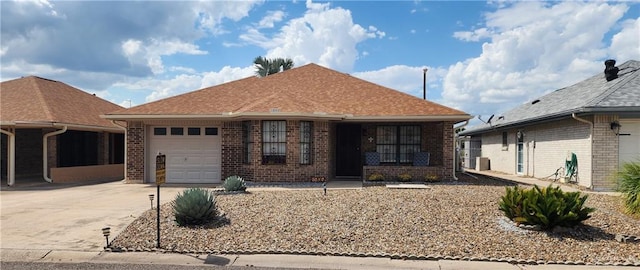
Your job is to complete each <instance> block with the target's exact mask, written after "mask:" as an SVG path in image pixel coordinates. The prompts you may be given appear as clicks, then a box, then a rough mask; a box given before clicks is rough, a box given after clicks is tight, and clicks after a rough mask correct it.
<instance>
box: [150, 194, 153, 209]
mask: <svg viewBox="0 0 640 270" xmlns="http://www.w3.org/2000/svg"><path fill="white" fill-rule="evenodd" d="M153 197H154V195H153V194H149V201H151V209H153Z"/></svg>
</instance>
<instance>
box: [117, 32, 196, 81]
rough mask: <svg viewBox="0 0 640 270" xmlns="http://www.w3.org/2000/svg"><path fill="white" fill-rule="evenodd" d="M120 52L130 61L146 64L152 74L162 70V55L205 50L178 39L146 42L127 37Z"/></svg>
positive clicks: (192, 53) (193, 52)
mask: <svg viewBox="0 0 640 270" xmlns="http://www.w3.org/2000/svg"><path fill="white" fill-rule="evenodd" d="M121 47H122V53H123V55H124V56H126V57H127V59H128V60H129V62H130V63H132V64H134V65H135V64H138V65H147V66H148V67H149V68H150V69H151V71H152V72H153V73H154V74H160V73H163V72H164V65H163V63H162V56H167V55H173V54H178V53H183V54H190V55H204V54H207V52H206V51H202V50H200V49H198V46H196V45H194V44H191V43H185V42H182V41H180V40H176V39H173V40H156V39H151V41H150V42H148V44H145V43H144V42H142V41H140V40H132V39H129V40H127V41H125V42H123V43H122V45H121Z"/></svg>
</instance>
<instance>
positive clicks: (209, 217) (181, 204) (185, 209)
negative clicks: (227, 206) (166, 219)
mask: <svg viewBox="0 0 640 270" xmlns="http://www.w3.org/2000/svg"><path fill="white" fill-rule="evenodd" d="M171 206H172V208H173V212H174V217H175V221H176V222H177V223H178V225H180V226H189V225H203V224H207V223H209V222H211V221H213V220H215V219H216V217H217V216H218V209H217V207H216V200H215V195H214V194H213V193H212V192H210V191H208V190H205V189H202V188H190V189H186V190H184V191H183V192H182V193H180V194H178V195H177V196H176V198H175V200H174V201H173V202H172V203H171Z"/></svg>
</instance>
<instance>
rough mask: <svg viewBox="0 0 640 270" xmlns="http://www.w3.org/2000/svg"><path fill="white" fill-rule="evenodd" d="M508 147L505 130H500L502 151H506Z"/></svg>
mask: <svg viewBox="0 0 640 270" xmlns="http://www.w3.org/2000/svg"><path fill="white" fill-rule="evenodd" d="M508 149H509V141H508V140H507V132H506V131H503V132H502V151H506V150H508Z"/></svg>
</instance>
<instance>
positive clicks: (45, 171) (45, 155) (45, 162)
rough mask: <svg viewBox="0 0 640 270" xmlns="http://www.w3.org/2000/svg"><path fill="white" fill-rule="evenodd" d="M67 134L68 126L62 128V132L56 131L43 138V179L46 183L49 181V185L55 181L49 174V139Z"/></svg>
mask: <svg viewBox="0 0 640 270" xmlns="http://www.w3.org/2000/svg"><path fill="white" fill-rule="evenodd" d="M65 132H67V126H66V125H65V126H62V129H61V130H56V131H52V132H49V133H47V134H45V135H44V136H43V137H42V177H43V178H44V180H45V181H47V182H49V183H52V182H53V180H52V179H51V178H49V172H48V171H49V170H48V167H49V164H48V163H49V160H48V151H47V150H48V148H47V146H48V143H47V139H48V138H49V137H51V136H55V135H58V134H62V133H65Z"/></svg>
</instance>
